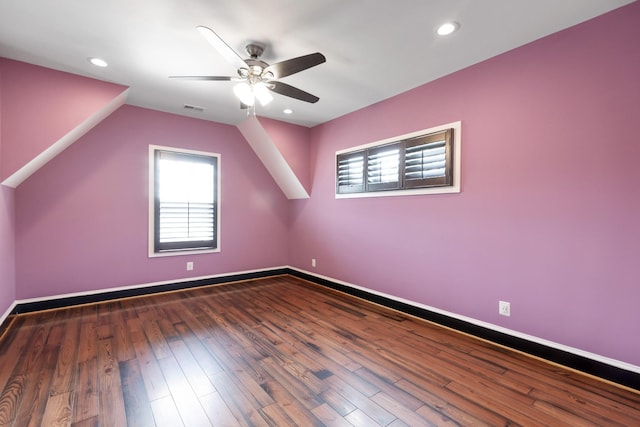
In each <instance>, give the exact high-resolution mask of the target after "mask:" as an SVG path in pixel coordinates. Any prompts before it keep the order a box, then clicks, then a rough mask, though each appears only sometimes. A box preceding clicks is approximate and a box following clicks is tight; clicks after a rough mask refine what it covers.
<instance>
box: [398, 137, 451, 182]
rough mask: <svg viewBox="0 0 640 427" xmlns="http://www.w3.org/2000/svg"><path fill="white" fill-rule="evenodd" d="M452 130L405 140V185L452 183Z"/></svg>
mask: <svg viewBox="0 0 640 427" xmlns="http://www.w3.org/2000/svg"><path fill="white" fill-rule="evenodd" d="M451 135H452V130H451V129H448V130H446V131H443V132H437V133H433V134H430V135H425V136H421V137H418V138H413V139H409V140H407V141H405V148H404V187H405V188H414V187H435V186H443V185H451V182H452V173H451V164H452V150H451Z"/></svg>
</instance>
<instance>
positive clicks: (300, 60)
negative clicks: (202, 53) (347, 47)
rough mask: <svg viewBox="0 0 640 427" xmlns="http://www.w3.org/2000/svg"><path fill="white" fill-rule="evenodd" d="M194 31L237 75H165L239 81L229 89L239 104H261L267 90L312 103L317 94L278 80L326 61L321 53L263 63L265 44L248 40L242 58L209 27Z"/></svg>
mask: <svg viewBox="0 0 640 427" xmlns="http://www.w3.org/2000/svg"><path fill="white" fill-rule="evenodd" d="M196 28H197V29H198V31H199V32H200V33H201V34H202V35H203V36H204V37H205V39H207V41H208V42H209V43H210V44H211V45H212V46H213V47H214V48H215V49H216V50H217V51H218V52H219V53H220V54H221V55H222V56H224V58H225V59H226V60H227V61H229V62H230V63H231V64H233V65H234V66H235V67H236V68H237V72H238V76H237V77H236V76H234V77H232V76H169V77H170V78H174V79H186V80H212V81H237V82H239V83H238V84H237V85H236V86H235V87H234V88H233V92H234V93H235V95H236V96H237V97H238V99H240V106H241V108H248V107H252V106H253V105H254V104H255V100H256V99H257V100H258V101H259V102H260V104H261V105H263V106H264V105H267V104H268V103H269V102H271V101H272V100H273V96H272V95H271V93H270V92H275V93H278V94H280V95H284V96H288V97H291V98H295V99H299V100H301V101H305V102H310V103H315V102H318V100H319V99H320V98H318V97H317V96H315V95H312V94H310V93H308V92H305V91H303V90H301V89H298V88H296V87H293V86H291V85H288V84H286V83H283V82H281V81H279V80H278V79H280V78H282V77H287V76H290V75H292V74H295V73H298V72H300V71H303V70H306V69H308V68H311V67H315V66H316V65H320V64H322V63H323V62H325V61H326V58H325V57H324V55H323V54H321V53H319V52H316V53H311V54H309V55H304V56H300V57H297V58H293V59H289V60H286V61H282V62H278V63H275V64H271V65H269V64H267V63H266V62H264V61H263V60H261V59H260V56H262V53H263V52H264V48H265V46H264V45H263V44H261V43H250V44H248V45H247V46H246V50H247V54H248V55H249V58H247V59H243V58H242V57H241V56H240V55H238V54H237V53H236V52H235V51H234V50H233V49H232V48H231V47H229V45H227V44H226V43H225V42H224V40H222V39H221V38H220V37H219V36H218V35H217V34H216V33H215V32H214V31H213V30H212V29H211V28H208V27H204V26H198V27H196Z"/></svg>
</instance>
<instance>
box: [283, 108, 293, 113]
mask: <svg viewBox="0 0 640 427" xmlns="http://www.w3.org/2000/svg"><path fill="white" fill-rule="evenodd" d="M282 112H283V113H285V114H293V110H292V109H291V108H285V109H284V110H282Z"/></svg>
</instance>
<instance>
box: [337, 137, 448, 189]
mask: <svg viewBox="0 0 640 427" xmlns="http://www.w3.org/2000/svg"><path fill="white" fill-rule="evenodd" d="M453 132H454V129H453V128H447V129H443V130H439V131H437V132H433V133H428V134H423V135H417V136H415V135H413V136H411V137H408V138H406V139H400V140H397V141H392V142H391V143H385V144H381V145H373V146H368V147H367V148H366V149H359V150H357V151H353V152H349V151H347V152H342V153H338V154H337V156H336V160H337V167H336V170H337V172H336V192H337V193H338V194H345V193H367V192H378V191H389V190H404V189H415V188H430V187H446V186H452V185H453V177H454V173H453V172H454V171H453V165H454V162H453V157H454V150H453V136H454V135H453Z"/></svg>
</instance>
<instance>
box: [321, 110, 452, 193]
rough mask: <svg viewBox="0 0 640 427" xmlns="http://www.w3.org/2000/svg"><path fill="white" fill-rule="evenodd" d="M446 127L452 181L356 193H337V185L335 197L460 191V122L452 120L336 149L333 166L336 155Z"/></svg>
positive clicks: (438, 130) (433, 131)
mask: <svg viewBox="0 0 640 427" xmlns="http://www.w3.org/2000/svg"><path fill="white" fill-rule="evenodd" d="M447 129H453V177H452V178H453V183H452V185H450V186H446V187H426V188H410V189H399V190H386V191H369V192H358V193H338V191H337V185H336V186H334V188H335V190H334V191H335V197H336V199H354V198H361V197H389V196H410V195H420V194H448V193H460V191H461V189H460V182H461V181H460V180H461V167H460V166H461V157H462V122H461V121H457V122H452V123H447V124H444V125H440V126H436V127H432V128H429V129H423V130H419V131H416V132H411V133H407V134H405V135H400V136H394V137H392V138H387V139H383V140H380V141H376V142H371V143H368V144H363V145H358V146H356V147H350V148H347V149H344V150H339V151H336V161H334V167H335V168H337V163H338V162H337V159H338V156H339V155H341V154H345V153H351V152H354V151H358V150H365V149H367V148H372V147H377V146H382V145H386V144H391V143H393V142H397V141H401V140H404V139H410V138H415V137H418V136H421V135H426V134H431V133H436V132H441V131H444V130H447ZM337 173H338V171H337V169H336V170H335V171H334V174H333V176H334V179H335V177H336V176H337Z"/></svg>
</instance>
